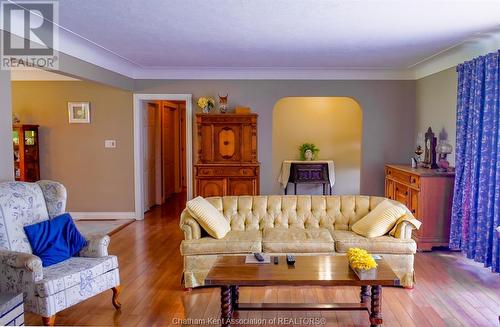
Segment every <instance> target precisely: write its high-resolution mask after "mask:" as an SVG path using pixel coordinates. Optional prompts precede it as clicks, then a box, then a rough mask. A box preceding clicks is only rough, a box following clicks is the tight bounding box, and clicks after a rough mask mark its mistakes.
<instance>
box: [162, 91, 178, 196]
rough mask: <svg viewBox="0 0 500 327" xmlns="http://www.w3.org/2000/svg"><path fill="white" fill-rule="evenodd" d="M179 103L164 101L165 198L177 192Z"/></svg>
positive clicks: (163, 156) (163, 169)
mask: <svg viewBox="0 0 500 327" xmlns="http://www.w3.org/2000/svg"><path fill="white" fill-rule="evenodd" d="M176 110H177V105H176V104H174V103H170V102H168V101H163V103H162V159H163V160H162V162H163V163H162V174H163V199H164V200H165V199H166V198H168V197H169V196H170V195H172V193H174V192H175V152H174V151H175V126H174V121H175V111H176Z"/></svg>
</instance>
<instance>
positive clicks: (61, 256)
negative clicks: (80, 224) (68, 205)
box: [24, 213, 87, 267]
mask: <svg viewBox="0 0 500 327" xmlns="http://www.w3.org/2000/svg"><path fill="white" fill-rule="evenodd" d="M24 231H25V232H26V236H28V240H29V242H30V244H31V248H32V250H33V254H34V255H36V256H38V257H40V259H42V265H43V266H44V267H48V266H51V265H54V264H56V263H58V262H61V261H64V260H66V259H69V258H71V257H72V256H74V255H76V254H77V253H78V252H80V250H81V249H82V248H84V247H85V246H86V245H87V240H86V239H85V238H84V237H83V236H82V234H80V232H79V231H78V229H77V228H76V225H75V223H74V222H73V219H72V218H71V216H70V214H69V213H65V214H62V215H60V216H57V217H55V218H53V219H50V220H45V221H42V222H39V223H37V224H34V225H29V226H24Z"/></svg>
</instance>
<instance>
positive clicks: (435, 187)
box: [385, 165, 455, 251]
mask: <svg viewBox="0 0 500 327" xmlns="http://www.w3.org/2000/svg"><path fill="white" fill-rule="evenodd" d="M454 182H455V173H454V172H438V171H437V170H436V169H426V168H412V167H411V166H406V165H386V166H385V196H386V197H387V198H389V199H392V200H396V201H398V202H401V203H403V204H404V205H406V206H407V207H408V209H410V211H411V212H412V213H413V215H414V216H415V217H416V218H417V219H418V220H420V221H421V222H422V226H421V227H420V229H419V230H418V231H416V232H415V233H414V235H413V237H414V239H415V241H416V242H417V247H418V249H419V250H420V251H430V250H432V248H433V247H435V246H448V244H449V238H450V219H451V206H452V200H453V187H454Z"/></svg>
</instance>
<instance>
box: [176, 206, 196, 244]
mask: <svg viewBox="0 0 500 327" xmlns="http://www.w3.org/2000/svg"><path fill="white" fill-rule="evenodd" d="M179 227H180V228H181V229H182V231H183V232H184V239H185V240H197V239H199V238H201V227H200V224H198V222H197V221H196V220H195V219H194V218H193V217H192V216H191V215H190V214H189V211H187V209H184V211H183V212H182V214H181V220H180V223H179Z"/></svg>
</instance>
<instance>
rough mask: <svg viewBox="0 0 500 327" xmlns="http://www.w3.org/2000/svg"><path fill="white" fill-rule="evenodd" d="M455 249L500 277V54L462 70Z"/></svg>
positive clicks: (453, 226)
mask: <svg viewBox="0 0 500 327" xmlns="http://www.w3.org/2000/svg"><path fill="white" fill-rule="evenodd" d="M457 72H458V99H457V145H456V174H455V190H454V197H453V210H452V218H451V233H450V248H452V249H456V250H462V251H463V252H464V253H465V254H466V255H467V257H468V258H470V259H474V260H475V261H478V262H482V263H484V265H485V266H486V267H491V269H492V270H493V271H495V272H500V241H499V239H498V236H497V234H496V227H497V226H500V218H499V216H500V160H499V156H500V151H499V149H500V137H499V133H500V128H499V125H500V119H499V116H500V109H499V107H500V105H499V98H500V88H499V85H500V50H498V51H497V52H496V53H490V54H488V55H486V56H482V57H479V58H476V59H474V60H471V61H468V62H465V63H463V64H461V65H459V66H458V67H457Z"/></svg>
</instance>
